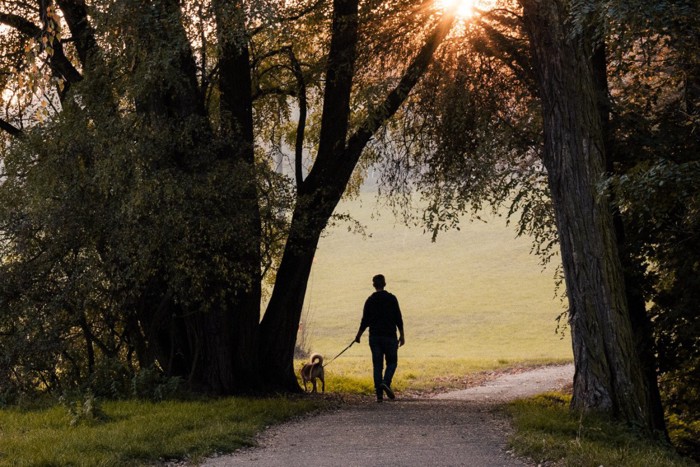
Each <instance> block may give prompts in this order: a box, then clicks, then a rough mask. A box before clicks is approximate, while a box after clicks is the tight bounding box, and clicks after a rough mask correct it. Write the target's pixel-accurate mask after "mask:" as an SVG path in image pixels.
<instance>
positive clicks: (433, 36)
mask: <svg viewBox="0 0 700 467" xmlns="http://www.w3.org/2000/svg"><path fill="white" fill-rule="evenodd" d="M454 21H455V16H454V14H452V13H450V12H447V13H445V14H444V15H443V17H442V18H441V19H440V21H439V22H438V24H437V26H436V27H435V29H434V30H433V31H432V32H431V33H430V35H429V36H428V38H427V39H426V41H425V43H424V44H423V47H422V48H421V50H420V52H418V55H416V57H415V58H414V59H413V61H412V62H411V64H410V65H409V66H408V68H407V69H406V72H405V73H404V75H403V77H402V78H401V81H399V84H398V85H397V86H396V87H395V88H394V89H393V90H392V91H391V92H390V93H389V94H388V95H387V97H386V98H385V99H384V102H383V103H382V104H381V105H379V106H377V107H374V108H373V109H370V112H369V115H368V116H367V118H366V119H365V121H364V122H363V123H362V125H361V126H360V128H359V129H358V130H357V131H356V132H355V133H354V134H353V135H352V136H351V137H350V139H349V140H348V144H347V149H346V151H345V152H346V154H347V155H348V156H349V157H344V158H341V160H340V163H341V164H342V165H347V164H349V163H350V161H356V160H357V158H359V157H360V153H361V152H362V150H363V149H364V147H365V146H366V145H367V143H368V142H369V140H370V138H371V137H372V135H373V134H374V133H375V132H376V131H377V130H378V129H379V128H380V127H381V126H382V125H383V124H384V123H386V121H387V120H388V119H389V118H391V117H392V116H393V115H394V114H395V113H396V111H397V110H398V109H399V107H400V106H401V104H403V103H404V102H405V101H406V99H407V98H408V95H409V93H410V92H411V90H412V89H413V87H414V86H415V85H416V84H417V83H418V80H419V79H420V78H421V77H422V76H423V74H424V73H425V71H426V70H427V69H428V66H429V65H430V62H431V61H432V59H433V55H434V54H435V50H437V48H438V46H439V45H440V44H441V43H442V41H443V40H444V39H445V37H446V36H447V33H449V32H450V29H452V25H453V24H454ZM355 163H356V162H352V164H353V166H354V164H355Z"/></svg>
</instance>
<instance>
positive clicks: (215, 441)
mask: <svg viewBox="0 0 700 467" xmlns="http://www.w3.org/2000/svg"><path fill="white" fill-rule="evenodd" d="M328 404H329V402H327V401H324V400H322V399H319V398H303V399H302V398H299V399H288V398H267V399H248V398H226V399H218V400H201V401H186V402H184V401H166V402H159V403H151V402H145V401H136V400H131V401H117V402H104V403H102V404H100V409H101V411H100V412H101V415H100V417H96V418H94V419H91V420H83V421H81V422H80V423H79V424H78V425H76V426H70V425H71V416H70V414H69V413H68V411H67V410H66V409H65V408H64V407H61V406H54V407H51V408H48V409H40V410H19V409H5V410H0V465H3V466H4V465H13V466H17V465H39V466H58V465H74V466H94V465H102V466H111V465H114V466H117V465H118V466H124V465H143V464H149V463H156V462H159V461H163V460H168V459H184V458H186V459H188V460H193V461H196V460H197V459H200V458H201V457H202V456H205V455H210V454H213V453H216V452H230V451H233V450H235V449H237V448H240V447H243V446H248V445H251V444H252V443H253V437H254V436H255V434H256V433H257V432H259V431H260V430H262V429H263V428H264V427H265V426H267V425H269V424H272V423H278V422H281V421H284V420H287V419H290V418H292V417H295V416H298V415H301V414H303V413H307V412H310V411H313V410H316V409H319V408H321V407H323V406H326V405H328Z"/></svg>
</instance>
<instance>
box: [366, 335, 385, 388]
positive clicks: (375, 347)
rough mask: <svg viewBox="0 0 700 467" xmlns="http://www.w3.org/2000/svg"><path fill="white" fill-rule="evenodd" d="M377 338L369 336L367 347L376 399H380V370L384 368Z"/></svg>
mask: <svg viewBox="0 0 700 467" xmlns="http://www.w3.org/2000/svg"><path fill="white" fill-rule="evenodd" d="M383 347H384V346H383V345H382V342H381V341H380V340H379V339H376V338H375V339H373V338H371V337H370V338H369V348H370V350H371V351H372V368H373V376H374V390H375V392H376V393H377V400H378V401H381V400H382V398H383V396H382V371H383V370H384V350H383Z"/></svg>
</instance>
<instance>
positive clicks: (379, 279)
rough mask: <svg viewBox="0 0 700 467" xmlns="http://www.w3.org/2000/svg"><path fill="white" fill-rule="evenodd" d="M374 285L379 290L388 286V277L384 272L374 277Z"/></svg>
mask: <svg viewBox="0 0 700 467" xmlns="http://www.w3.org/2000/svg"><path fill="white" fill-rule="evenodd" d="M372 285H373V286H374V288H375V289H377V290H382V289H383V288H384V287H385V286H386V279H384V276H383V275H382V274H377V275H376V276H374V277H373V278H372Z"/></svg>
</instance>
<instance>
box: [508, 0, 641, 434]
mask: <svg viewBox="0 0 700 467" xmlns="http://www.w3.org/2000/svg"><path fill="white" fill-rule="evenodd" d="M522 5H523V8H524V21H525V27H526V31H527V33H528V36H529V39H530V43H531V48H532V52H533V57H534V63H535V72H536V76H537V81H538V85H539V88H540V95H541V99H542V111H543V121H544V135H545V151H544V163H545V166H546V168H547V172H548V177H549V186H550V190H551V196H552V201H553V203H554V207H555V215H556V223H557V228H558V231H559V238H560V247H561V254H562V262H563V266H564V275H565V280H566V286H567V294H568V297H569V320H570V324H571V330H572V340H573V350H574V361H575V365H576V373H575V376H574V395H573V399H572V403H571V404H572V408H574V409H582V410H598V411H604V412H609V413H612V414H614V415H616V416H618V417H619V418H621V419H623V420H625V421H627V422H629V423H631V424H633V425H636V426H638V427H640V428H641V429H643V430H645V431H647V432H651V431H653V430H654V423H653V416H652V409H651V402H650V400H651V396H650V388H649V387H648V385H647V381H646V379H645V378H644V371H643V368H642V365H641V362H640V358H639V355H638V353H637V349H636V346H635V341H634V335H633V332H632V326H631V323H630V318H629V314H628V304H627V299H626V292H625V286H624V276H623V273H622V267H621V264H620V258H619V253H618V249H617V244H616V238H615V231H614V226H613V219H612V215H611V213H610V211H609V207H608V206H609V205H608V202H607V200H606V199H605V198H604V197H603V196H601V195H600V194H599V193H598V187H597V185H598V183H599V182H600V181H601V178H602V176H603V175H604V168H605V167H604V163H605V154H604V148H605V141H604V134H603V129H602V126H601V118H600V109H599V105H598V100H597V94H596V90H595V85H594V76H593V70H592V67H591V54H592V48H591V47H590V45H591V44H590V43H587V42H586V39H587V38H586V37H574V34H573V32H572V31H570V30H568V29H567V28H566V25H567V21H568V19H569V18H568V11H567V9H566V7H565V2H563V1H562V0H523V1H522Z"/></svg>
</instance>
